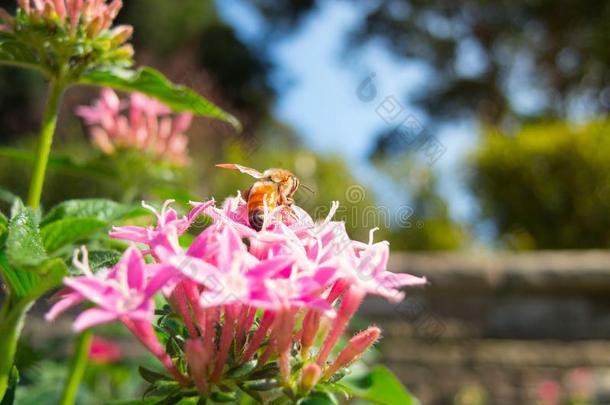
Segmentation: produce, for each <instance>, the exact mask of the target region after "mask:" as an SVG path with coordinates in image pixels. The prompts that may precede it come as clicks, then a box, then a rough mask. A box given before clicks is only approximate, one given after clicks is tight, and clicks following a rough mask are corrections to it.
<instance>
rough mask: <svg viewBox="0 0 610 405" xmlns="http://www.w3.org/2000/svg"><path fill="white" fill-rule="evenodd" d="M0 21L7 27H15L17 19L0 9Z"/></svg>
mask: <svg viewBox="0 0 610 405" xmlns="http://www.w3.org/2000/svg"><path fill="white" fill-rule="evenodd" d="M0 21H3V22H4V23H5V24H6V25H13V22H14V21H15V19H14V18H13V17H12V16H11V15H10V14H9V13H8V11H6V10H5V9H3V8H2V7H0Z"/></svg>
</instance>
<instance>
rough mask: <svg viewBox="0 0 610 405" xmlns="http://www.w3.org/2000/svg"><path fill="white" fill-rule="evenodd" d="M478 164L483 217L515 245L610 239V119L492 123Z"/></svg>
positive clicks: (597, 243) (476, 188)
mask: <svg viewBox="0 0 610 405" xmlns="http://www.w3.org/2000/svg"><path fill="white" fill-rule="evenodd" d="M471 165H472V169H473V173H472V178H471V189H472V192H473V193H474V194H475V195H476V196H477V197H478V199H479V201H480V203H481V209H482V215H483V218H484V219H488V220H490V221H491V222H492V223H493V224H494V225H495V226H496V228H497V231H498V233H499V236H500V237H501V239H502V240H503V241H504V242H505V243H506V244H507V245H508V246H510V247H514V248H518V249H572V248H575V249H585V248H607V247H610V121H607V120H606V121H596V122H591V123H589V124H587V125H571V124H567V123H564V122H551V123H545V124H535V125H527V126H525V127H524V128H523V129H521V130H520V131H518V132H517V133H516V134H506V133H503V132H500V131H497V130H491V129H490V130H487V131H486V133H485V135H484V136H483V138H482V142H481V145H480V147H479V148H478V150H477V151H476V153H474V155H473V156H472V162H471Z"/></svg>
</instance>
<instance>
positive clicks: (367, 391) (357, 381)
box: [343, 366, 417, 405]
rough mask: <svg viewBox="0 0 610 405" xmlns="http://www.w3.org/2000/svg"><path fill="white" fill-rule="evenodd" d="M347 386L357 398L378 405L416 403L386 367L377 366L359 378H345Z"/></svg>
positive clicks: (412, 404)
mask: <svg viewBox="0 0 610 405" xmlns="http://www.w3.org/2000/svg"><path fill="white" fill-rule="evenodd" d="M343 384H344V385H345V386H347V387H348V388H349V389H350V391H351V392H352V394H353V395H354V396H356V397H357V398H361V399H365V400H367V401H370V402H372V403H374V404H379V405H416V404H417V402H416V400H415V399H414V398H413V396H412V395H411V394H410V393H409V391H408V390H407V389H406V388H405V387H404V386H403V385H402V384H401V382H400V380H398V378H397V377H396V376H395V375H394V373H392V372H391V371H390V370H388V369H387V368H386V367H383V366H377V367H375V368H373V369H372V370H371V371H370V372H369V373H368V374H366V375H365V376H363V377H359V378H345V379H344V380H343Z"/></svg>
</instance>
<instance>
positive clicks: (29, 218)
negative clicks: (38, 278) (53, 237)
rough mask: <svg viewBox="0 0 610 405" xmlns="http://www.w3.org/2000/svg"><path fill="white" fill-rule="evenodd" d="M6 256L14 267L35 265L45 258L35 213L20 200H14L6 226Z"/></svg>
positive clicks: (20, 267) (21, 267)
mask: <svg viewBox="0 0 610 405" xmlns="http://www.w3.org/2000/svg"><path fill="white" fill-rule="evenodd" d="M6 257H7V259H8V262H9V263H10V265H11V266H12V267H14V268H16V269H23V268H28V267H36V266H38V265H40V264H41V263H42V262H44V261H45V260H46V259H47V254H46V252H45V250H44V247H43V243H42V239H41V237H40V231H39V229H38V222H37V220H36V215H35V214H34V211H32V209H31V208H28V207H25V206H24V205H23V203H22V202H21V201H20V200H17V201H15V203H14V204H13V208H12V216H11V220H10V221H9V226H8V237H7V239H6Z"/></svg>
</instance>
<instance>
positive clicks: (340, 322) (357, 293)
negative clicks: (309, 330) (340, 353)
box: [317, 287, 365, 367]
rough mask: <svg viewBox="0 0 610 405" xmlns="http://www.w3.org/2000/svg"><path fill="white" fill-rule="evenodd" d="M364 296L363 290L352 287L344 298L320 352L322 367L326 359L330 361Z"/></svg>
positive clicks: (319, 360) (319, 357) (319, 359)
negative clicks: (331, 354) (334, 348)
mask: <svg viewBox="0 0 610 405" xmlns="http://www.w3.org/2000/svg"><path fill="white" fill-rule="evenodd" d="M364 296H365V292H364V291H363V290H361V289H359V288H354V287H350V289H349V290H348V291H347V292H346V293H345V295H344V296H343V302H342V303H341V307H340V308H339V312H338V313H337V318H336V319H335V321H334V323H333V326H332V329H331V330H330V334H329V335H328V337H327V338H326V340H325V341H324V345H323V346H322V350H320V354H319V355H318V360H317V363H318V365H319V366H320V367H322V366H324V363H326V359H328V356H329V355H330V352H331V351H332V349H333V347H334V346H335V344H336V343H337V342H338V341H339V338H340V337H341V335H342V334H343V332H344V331H345V328H346V327H347V324H348V323H349V321H350V319H352V317H353V316H354V314H355V313H356V311H357V310H358V308H359V307H360V304H361V303H362V300H363V299H364Z"/></svg>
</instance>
